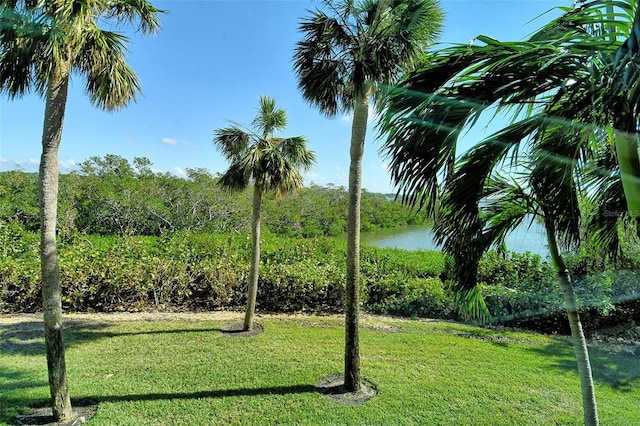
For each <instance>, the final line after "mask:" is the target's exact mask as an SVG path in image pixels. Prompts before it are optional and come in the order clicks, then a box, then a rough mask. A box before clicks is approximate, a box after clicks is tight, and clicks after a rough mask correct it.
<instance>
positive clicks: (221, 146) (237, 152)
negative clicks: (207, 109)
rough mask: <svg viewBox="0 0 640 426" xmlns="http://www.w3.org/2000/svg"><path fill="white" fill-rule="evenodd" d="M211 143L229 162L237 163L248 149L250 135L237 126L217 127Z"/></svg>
mask: <svg viewBox="0 0 640 426" xmlns="http://www.w3.org/2000/svg"><path fill="white" fill-rule="evenodd" d="M213 143H214V144H215V146H216V148H217V149H218V150H219V151H220V152H221V153H222V155H224V157H225V159H226V160H227V161H228V162H230V163H237V162H239V161H240V159H241V158H242V157H244V156H245V155H246V153H247V151H248V150H249V143H250V135H249V134H248V133H247V132H245V131H244V130H242V129H241V128H239V127H237V126H231V127H225V128H223V129H217V130H215V132H214V138H213Z"/></svg>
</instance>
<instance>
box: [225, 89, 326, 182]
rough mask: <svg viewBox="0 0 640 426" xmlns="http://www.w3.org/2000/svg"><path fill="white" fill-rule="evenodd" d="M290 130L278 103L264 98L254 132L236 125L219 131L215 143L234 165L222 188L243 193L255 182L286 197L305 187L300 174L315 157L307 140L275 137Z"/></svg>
mask: <svg viewBox="0 0 640 426" xmlns="http://www.w3.org/2000/svg"><path fill="white" fill-rule="evenodd" d="M286 126H287V117H286V113H285V111H284V110H282V109H278V108H276V104H275V100H274V99H273V98H270V97H267V96H261V97H260V109H259V111H258V114H257V115H256V117H255V119H254V120H253V122H252V123H251V127H252V128H253V131H252V130H244V129H242V128H241V127H240V126H238V125H232V126H230V127H225V128H223V129H217V130H216V131H215V137H214V143H215V145H216V147H217V148H218V150H219V151H220V152H221V153H222V155H224V157H225V158H226V160H227V161H228V162H229V163H230V165H229V169H228V170H227V171H226V172H225V173H223V174H222V176H221V177H220V181H219V183H220V185H222V186H224V187H226V188H229V189H237V190H242V189H244V188H246V187H247V186H249V184H250V183H251V182H253V184H254V185H257V186H259V187H261V188H262V190H264V191H275V192H276V194H283V193H288V192H291V191H294V190H295V189H298V188H301V187H302V186H303V183H304V182H303V177H302V174H301V173H300V171H308V170H309V169H310V168H311V166H312V165H313V164H314V163H315V154H314V153H313V152H312V151H310V150H309V149H307V146H306V145H307V140H306V138H304V137H303V136H295V137H290V138H280V137H276V136H274V133H275V132H277V131H279V130H283V129H284V128H285V127H286Z"/></svg>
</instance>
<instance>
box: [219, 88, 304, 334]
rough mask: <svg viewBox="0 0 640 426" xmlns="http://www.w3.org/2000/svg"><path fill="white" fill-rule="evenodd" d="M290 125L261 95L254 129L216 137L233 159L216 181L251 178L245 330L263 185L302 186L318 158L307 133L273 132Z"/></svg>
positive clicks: (252, 298)
mask: <svg viewBox="0 0 640 426" xmlns="http://www.w3.org/2000/svg"><path fill="white" fill-rule="evenodd" d="M286 126H287V115H286V112H285V111H284V110H283V109H278V108H276V101H275V99H273V98H271V97H268V96H261V97H260V109H259V111H258V114H257V115H256V117H255V118H254V120H253V122H252V123H251V128H252V129H251V130H244V129H242V128H241V127H239V126H237V125H233V126H230V127H225V128H222V129H217V130H216V131H215V137H214V139H213V142H214V144H215V146H216V147H217V148H218V150H220V152H221V153H222V154H223V155H224V157H225V158H226V160H227V161H228V162H229V163H230V165H229V169H227V171H225V172H224V173H223V174H222V176H221V177H220V180H219V181H218V184H219V185H221V186H223V187H225V188H228V189H230V190H243V189H245V188H247V187H248V186H249V185H250V184H253V221H252V225H251V234H252V239H253V245H252V252H251V271H250V273H249V288H248V290H247V309H246V313H245V319H244V328H243V329H244V330H252V329H253V323H254V316H255V307H256V296H257V291H258V266H259V264H260V210H261V208H262V196H263V193H264V192H265V191H274V192H275V193H276V194H277V195H279V194H286V193H289V192H292V191H295V190H297V189H298V188H302V186H303V184H304V182H303V178H302V175H301V174H300V170H303V171H307V170H309V169H310V168H311V166H312V165H313V164H314V163H315V155H314V153H313V152H312V151H310V150H309V149H308V148H307V140H306V139H305V138H304V137H303V136H295V137H291V138H280V137H276V136H275V135H274V134H275V133H276V132H277V131H281V130H283V129H284V128H285V127H286Z"/></svg>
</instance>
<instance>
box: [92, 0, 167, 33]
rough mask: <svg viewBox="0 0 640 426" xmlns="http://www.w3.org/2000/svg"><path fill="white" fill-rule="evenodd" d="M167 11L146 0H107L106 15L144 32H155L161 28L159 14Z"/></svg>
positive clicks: (105, 3)
mask: <svg viewBox="0 0 640 426" xmlns="http://www.w3.org/2000/svg"><path fill="white" fill-rule="evenodd" d="M161 13H166V11H164V10H161V9H158V8H156V7H154V6H153V5H152V4H151V3H149V2H148V1H146V0H106V1H104V15H105V17H106V19H108V20H110V19H114V20H115V21H116V23H120V22H122V21H126V23H128V24H130V25H131V26H132V27H133V28H138V29H139V30H140V31H141V32H142V33H143V34H153V33H156V32H158V31H159V30H160V26H161V22H160V19H159V16H160V14H161Z"/></svg>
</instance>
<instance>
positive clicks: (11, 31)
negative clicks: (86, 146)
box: [0, 0, 162, 110]
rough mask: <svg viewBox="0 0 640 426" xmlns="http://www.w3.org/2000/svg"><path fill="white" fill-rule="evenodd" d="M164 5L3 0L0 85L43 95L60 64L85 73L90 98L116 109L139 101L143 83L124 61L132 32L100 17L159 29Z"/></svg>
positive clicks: (14, 92) (132, 0)
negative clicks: (126, 32) (107, 27)
mask: <svg viewBox="0 0 640 426" xmlns="http://www.w3.org/2000/svg"><path fill="white" fill-rule="evenodd" d="M161 12H162V11H161V10H160V9H157V8H155V7H154V6H153V5H151V3H149V2H147V1H146V0H91V1H77V0H75V1H69V0H42V1H22V2H19V1H15V0H2V1H1V2H0V19H1V20H2V25H0V46H2V48H1V50H0V90H1V91H3V92H5V93H7V94H8V95H9V96H11V97H20V96H22V95H23V94H25V93H26V92H29V91H31V90H35V91H36V92H37V93H39V94H40V95H44V93H45V91H46V89H47V85H48V83H49V81H50V78H51V77H52V75H53V72H54V71H55V70H56V68H57V67H59V66H60V65H61V64H68V65H66V66H67V67H68V68H69V72H70V73H77V74H80V75H82V76H83V77H85V88H86V93H87V95H88V96H89V98H90V99H91V101H92V103H93V104H94V105H95V106H97V107H99V108H103V109H108V110H116V109H119V108H123V107H125V106H126V105H127V104H128V103H129V102H131V101H135V99H136V94H137V93H138V92H140V84H139V83H138V80H137V77H136V75H135V73H134V72H133V70H132V69H131V68H130V67H129V66H128V65H127V63H126V62H125V57H126V53H127V44H128V42H129V40H128V38H127V37H126V36H124V35H122V34H120V33H117V32H114V31H108V30H105V29H103V28H101V27H100V26H99V23H101V22H105V21H110V22H114V23H116V24H121V23H123V22H124V23H129V24H131V25H132V26H133V27H135V28H137V29H139V30H140V31H141V32H142V33H143V34H150V33H154V32H156V31H158V30H159V29H160V21H159V18H158V15H159V14H160V13H161Z"/></svg>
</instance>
